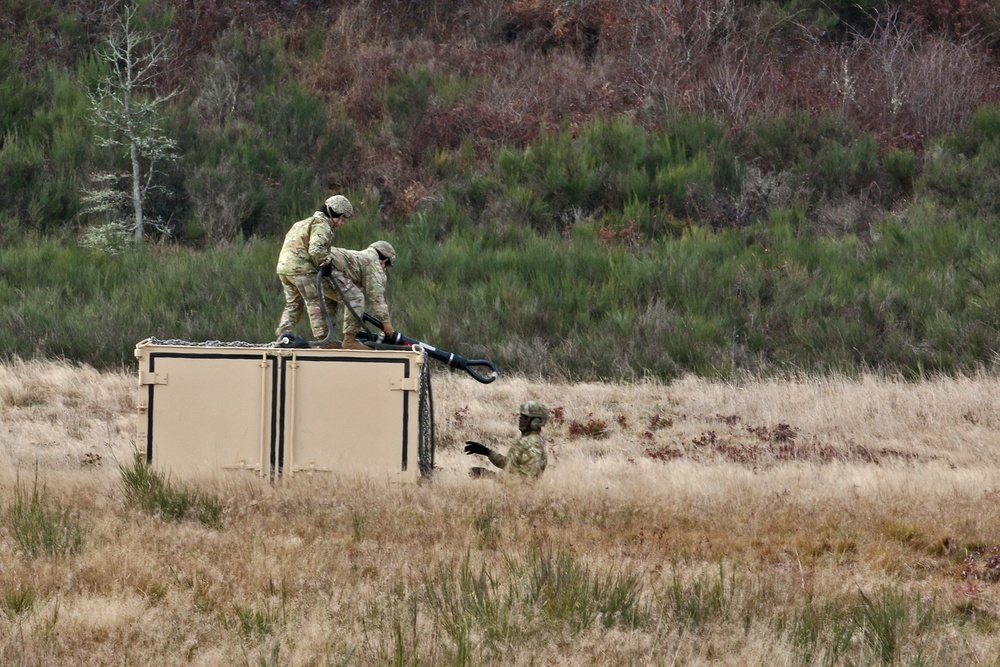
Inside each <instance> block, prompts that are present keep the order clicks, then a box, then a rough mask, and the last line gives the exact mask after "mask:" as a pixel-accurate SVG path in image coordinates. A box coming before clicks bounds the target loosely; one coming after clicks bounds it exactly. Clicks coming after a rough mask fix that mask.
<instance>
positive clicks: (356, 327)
mask: <svg viewBox="0 0 1000 667" xmlns="http://www.w3.org/2000/svg"><path fill="white" fill-rule="evenodd" d="M278 279H279V280H280V281H281V288H282V290H284V292H285V311H284V312H283V313H282V314H281V322H280V323H279V324H278V328H277V329H275V331H274V336H275V338H277V337H278V336H280V335H281V334H283V333H291V332H292V330H293V329H294V328H295V325H296V324H298V323H299V320H300V319H302V311H305V312H306V313H308V314H309V326H310V327H311V328H312V335H313V338H314V339H316V340H323V339H324V338H326V335H327V328H326V320H325V319H324V318H323V310H322V306H321V305H320V294H319V291H318V290H317V289H316V274H315V273H307V274H295V275H289V274H284V273H279V274H278ZM331 280H335V281H337V286H339V287H340V291H342V292H343V293H344V296H345V297H346V298H347V304H348V305H349V306H350V307H351V308H353V309H354V312H356V313H357V314H358V315H359V316H361V315H363V314H364V310H365V296H364V294H363V293H362V292H361V290H360V289H358V287H357V286H356V285H355V284H354V283H352V282H351V281H350V280H348V279H347V277H346V276H345V275H344V274H342V273H340V272H339V271H334V272H333V275H331V276H330V278H328V279H325V280H324V281H323V299H324V300H325V302H326V309H327V312H329V313H330V321H331V322H336V321H337V318H338V316H339V313H338V311H337V306H339V305H340V304H341V303H343V300H342V299H341V297H340V294H339V293H338V292H337V288H336V287H334V285H333V283H331V282H330V281H331ZM360 330H361V324H360V323H359V322H358V321H357V320H356V319H355V318H354V316H353V315H351V314H350V313H345V314H344V333H345V334H348V333H353V334H356V333H357V332H358V331H360Z"/></svg>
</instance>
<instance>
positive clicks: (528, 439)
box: [465, 401, 549, 478]
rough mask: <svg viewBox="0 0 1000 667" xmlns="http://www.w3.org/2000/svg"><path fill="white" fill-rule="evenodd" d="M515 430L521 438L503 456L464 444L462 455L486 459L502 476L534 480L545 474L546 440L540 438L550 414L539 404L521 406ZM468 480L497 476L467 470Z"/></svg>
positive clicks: (476, 469) (481, 447) (478, 470)
mask: <svg viewBox="0 0 1000 667" xmlns="http://www.w3.org/2000/svg"><path fill="white" fill-rule="evenodd" d="M518 412H519V415H518V421H517V428H518V430H519V431H520V432H521V435H520V437H519V438H518V439H517V441H516V442H515V443H514V444H513V445H512V446H511V448H510V450H508V451H507V455H506V456H504V455H503V454H501V453H500V452H498V451H496V450H495V449H490V448H489V447H487V446H486V445H483V444H480V443H478V442H475V441H474V440H466V442H465V453H466V454H469V455H470V456H471V455H474V454H480V455H482V456H485V457H487V458H488V459H489V460H490V463H492V464H493V465H495V466H496V467H497V468H500V469H501V470H503V471H505V472H509V473H512V474H516V475H520V476H522V477H528V478H537V477H539V476H541V474H542V472H544V471H545V466H546V465H547V464H548V451H547V448H546V443H545V438H544V437H542V426H544V425H545V422H546V421H548V418H549V410H548V408H547V407H545V404H544V403H542V402H540V401H528V402H526V403H522V404H521V407H520V408H519V410H518ZM469 476H470V477H494V476H496V473H495V472H493V471H491V470H487V469H486V468H480V467H475V468H472V469H471V470H469Z"/></svg>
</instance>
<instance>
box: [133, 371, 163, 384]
mask: <svg viewBox="0 0 1000 667" xmlns="http://www.w3.org/2000/svg"><path fill="white" fill-rule="evenodd" d="M167 375H168V373H151V372H149V371H139V384H141V385H147V384H167Z"/></svg>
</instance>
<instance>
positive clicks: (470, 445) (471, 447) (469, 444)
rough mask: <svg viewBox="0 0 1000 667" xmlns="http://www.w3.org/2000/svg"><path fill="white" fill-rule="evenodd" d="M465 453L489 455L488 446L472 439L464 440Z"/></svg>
mask: <svg viewBox="0 0 1000 667" xmlns="http://www.w3.org/2000/svg"><path fill="white" fill-rule="evenodd" d="M465 453H466V454H469V455H472V454H482V455H483V456H489V454H490V448H489V447H487V446H486V445H481V444H479V443H478V442H475V441H474V440H466V441H465Z"/></svg>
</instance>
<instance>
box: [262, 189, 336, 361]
mask: <svg viewBox="0 0 1000 667" xmlns="http://www.w3.org/2000/svg"><path fill="white" fill-rule="evenodd" d="M352 215H354V207H353V206H352V205H351V202H350V200H348V199H347V197H345V196H343V195H333V196H332V197H330V198H329V199H327V200H326V202H325V203H324V204H323V208H322V210H319V211H316V212H315V213H313V215H312V217H311V218H306V219H305V220H300V221H299V222H296V223H295V224H294V225H292V228H291V229H290V230H288V233H287V234H286V235H285V242H284V244H283V245H282V246H281V254H279V255H278V267H277V273H278V280H280V281H281V287H282V289H283V290H284V292H285V311H284V312H283V313H282V315H281V323H280V324H278V328H277V329H276V330H275V332H274V335H275V337H276V338H277V337H280V336H281V335H282V334H285V333H291V332H292V329H293V328H294V327H295V325H296V324H298V321H299V320H300V319H302V311H303V310H305V311H306V312H307V313H308V314H309V325H310V326H311V327H312V334H313V338H315V339H316V340H323V339H325V338H326V337H327V333H328V332H327V328H326V321H325V319H324V317H323V310H322V308H321V306H320V301H319V300H320V294H319V291H318V290H317V289H316V274H317V273H322V274H323V275H324V276H329V277H330V278H331V279H332V280H336V281H338V284H339V285H340V286H341V288H342V289H343V290H345V292H347V291H351V290H353V289H354V286H353V285H351V284H350V283H349V282H348V281H347V280H346V279H344V277H343V276H340V275H338V274H337V272H336V271H334V270H333V266H332V265H331V263H330V253H331V251H332V250H333V233H334V230H336V229H337V228H339V227H341V226H343V224H344V223H345V222H346V221H347V219H348V218H350V217H351V216H352ZM323 292H324V296H325V298H326V300H327V304H328V309H329V304H330V303H331V299H332V298H333V296H335V295H333V294H331V293H332V292H334V290H333V289H332V288H327V287H326V286H324V289H323ZM323 347H339V343H336V342H330V343H327V344H326V345H324V346H323Z"/></svg>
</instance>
